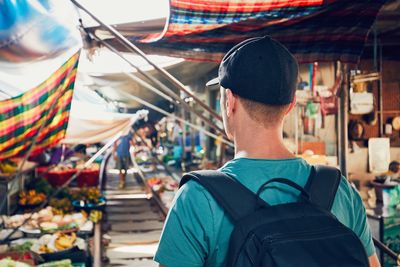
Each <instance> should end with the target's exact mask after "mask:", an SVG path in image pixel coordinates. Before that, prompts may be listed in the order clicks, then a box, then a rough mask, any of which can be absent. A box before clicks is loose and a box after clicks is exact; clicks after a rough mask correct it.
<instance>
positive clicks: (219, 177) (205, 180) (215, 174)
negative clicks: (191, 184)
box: [179, 170, 267, 222]
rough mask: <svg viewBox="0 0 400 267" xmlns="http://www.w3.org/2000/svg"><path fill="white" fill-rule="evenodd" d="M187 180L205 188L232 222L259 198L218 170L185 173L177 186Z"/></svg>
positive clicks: (247, 211)
mask: <svg viewBox="0 0 400 267" xmlns="http://www.w3.org/2000/svg"><path fill="white" fill-rule="evenodd" d="M189 180H194V181H196V182H198V183H199V184H201V185H202V186H203V187H204V188H206V189H207V191H208V192H209V193H210V194H211V195H212V196H213V197H214V198H215V200H216V201H217V202H218V203H219V204H220V205H221V206H222V208H223V209H224V210H225V211H226V212H227V213H228V214H229V216H230V217H231V218H232V219H233V221H234V222H237V221H238V220H240V219H241V218H244V217H245V216H247V215H248V214H250V213H251V212H253V211H254V210H255V209H256V207H257V204H258V202H257V201H258V199H260V198H259V197H258V196H257V195H256V194H254V193H253V192H252V191H250V190H249V189H247V188H246V187H245V186H244V185H242V184H241V183H240V182H238V181H236V180H235V179H234V178H232V177H231V176H229V175H227V174H225V173H223V172H220V171H212V170H201V171H195V172H190V173H186V174H184V175H183V177H182V180H181V182H180V184H179V187H181V186H183V185H184V184H185V183H187V182H188V181H189ZM260 200H261V199H260ZM261 201H262V202H264V201H263V200H261ZM262 202H261V203H262ZM264 203H265V204H266V202H264ZM266 205H267V204H266Z"/></svg>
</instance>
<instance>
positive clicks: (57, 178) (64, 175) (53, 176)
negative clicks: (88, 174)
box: [45, 169, 76, 187]
mask: <svg viewBox="0 0 400 267" xmlns="http://www.w3.org/2000/svg"><path fill="white" fill-rule="evenodd" d="M75 173H76V170H75V169H70V170H63V171H50V172H48V173H47V175H45V176H46V177H45V178H46V179H47V181H48V182H49V183H50V184H51V185H52V186H54V187H57V186H61V185H63V184H64V183H65V182H66V181H68V179H70V178H71V177H72V176H73V175H74V174H75Z"/></svg>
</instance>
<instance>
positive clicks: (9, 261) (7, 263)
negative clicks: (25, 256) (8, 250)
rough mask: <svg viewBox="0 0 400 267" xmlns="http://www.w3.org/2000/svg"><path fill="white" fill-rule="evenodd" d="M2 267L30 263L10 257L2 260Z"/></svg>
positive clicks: (18, 266) (20, 266)
mask: <svg viewBox="0 0 400 267" xmlns="http://www.w3.org/2000/svg"><path fill="white" fill-rule="evenodd" d="M0 267H30V265H29V264H26V263H23V262H19V261H14V260H12V259H10V258H5V259H1V260H0Z"/></svg>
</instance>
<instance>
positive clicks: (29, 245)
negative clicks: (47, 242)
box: [9, 241, 33, 252]
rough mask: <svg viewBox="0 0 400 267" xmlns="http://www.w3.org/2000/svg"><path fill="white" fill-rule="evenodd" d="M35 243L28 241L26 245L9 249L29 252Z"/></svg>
mask: <svg viewBox="0 0 400 267" xmlns="http://www.w3.org/2000/svg"><path fill="white" fill-rule="evenodd" d="M32 245H33V243H32V242H30V241H26V242H25V243H23V244H21V245H14V246H12V247H10V248H9V251H15V252H27V251H30V250H31V247H32Z"/></svg>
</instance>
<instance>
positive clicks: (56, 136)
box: [0, 52, 79, 160]
mask: <svg viewBox="0 0 400 267" xmlns="http://www.w3.org/2000/svg"><path fill="white" fill-rule="evenodd" d="M78 58H79V52H78V53H76V54H74V55H73V56H72V57H71V58H70V59H69V60H68V61H67V62H66V63H64V64H63V65H62V66H61V67H60V68H59V69H58V70H57V71H55V72H54V73H53V75H51V76H50V77H49V78H48V79H47V80H46V81H44V82H43V83H41V84H40V85H39V86H37V87H35V88H33V89H32V90H30V91H28V92H26V93H24V94H21V95H19V96H16V97H13V98H11V99H7V100H3V101H0V160H3V159H6V158H11V157H20V156H23V155H24V153H26V152H27V150H28V149H29V147H30V145H31V144H32V141H33V137H34V136H35V135H36V133H37V131H38V130H39V128H40V126H41V125H42V124H43V123H44V124H45V126H44V128H43V130H42V131H41V132H40V133H39V137H38V142H37V143H36V146H35V147H34V149H33V151H32V155H35V154H38V153H40V152H42V151H43V150H44V149H46V148H49V147H51V146H53V145H55V144H57V143H58V142H59V141H61V140H62V139H63V138H64V136H65V132H66V129H67V125H68V117H69V110H70V107H71V100H72V94H73V87H74V83H75V77H76V71H77V66H78ZM21 78H22V79H23V77H21ZM54 101H56V104H55V107H54V108H53V109H51V110H49V108H50V106H51V105H52V104H53V102H54Z"/></svg>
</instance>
